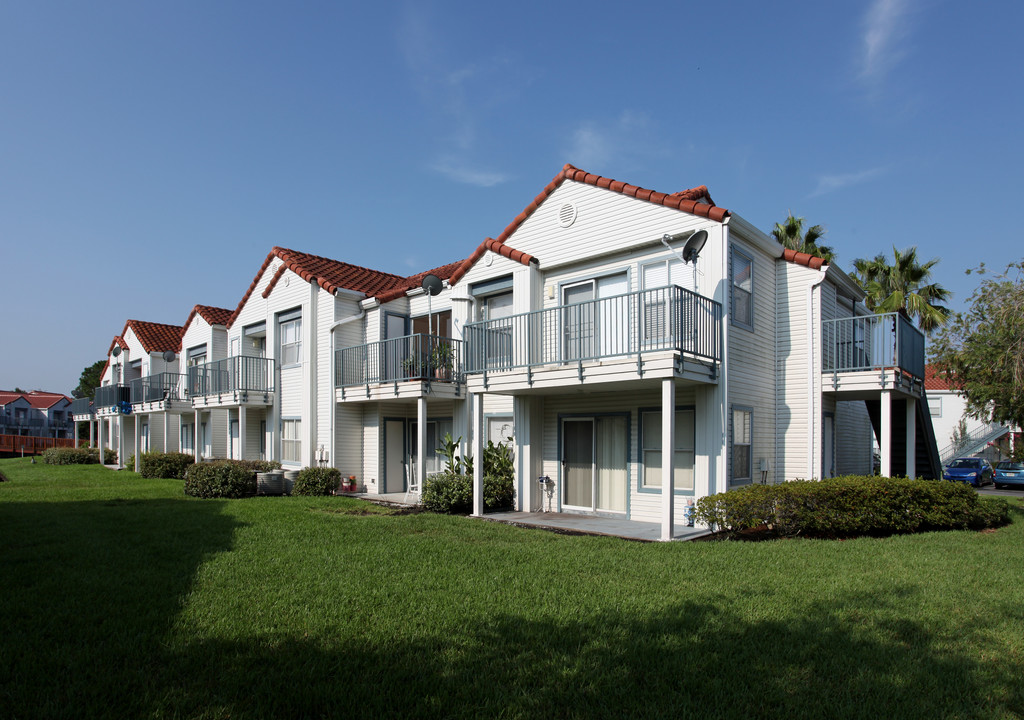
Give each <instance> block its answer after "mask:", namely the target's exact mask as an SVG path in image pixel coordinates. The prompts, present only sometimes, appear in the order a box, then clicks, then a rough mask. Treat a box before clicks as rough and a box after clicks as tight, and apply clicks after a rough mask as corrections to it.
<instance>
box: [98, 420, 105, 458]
mask: <svg viewBox="0 0 1024 720" xmlns="http://www.w3.org/2000/svg"><path fill="white" fill-rule="evenodd" d="M105 423H106V420H103V419H102V418H101V419H97V420H96V447H98V448H99V450H100V465H102V464H103V439H104V438H103V425H104V424H105Z"/></svg>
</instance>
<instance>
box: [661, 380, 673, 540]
mask: <svg viewBox="0 0 1024 720" xmlns="http://www.w3.org/2000/svg"><path fill="white" fill-rule="evenodd" d="M675 439H676V382H675V379H674V378H665V379H664V380H662V381H661V539H662V540H671V539H672V535H673V534H674V533H675V518H674V517H673V515H674V511H675V487H674V486H675V468H674V465H675V462H674V461H675V454H676V453H675Z"/></svg>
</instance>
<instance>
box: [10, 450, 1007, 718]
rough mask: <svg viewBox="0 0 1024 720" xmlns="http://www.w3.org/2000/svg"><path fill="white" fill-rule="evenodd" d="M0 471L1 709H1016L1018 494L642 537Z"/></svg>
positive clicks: (155, 712)
mask: <svg viewBox="0 0 1024 720" xmlns="http://www.w3.org/2000/svg"><path fill="white" fill-rule="evenodd" d="M0 472H3V473H4V474H5V475H7V477H8V478H9V479H10V481H9V482H4V483H0V718H12V719H13V718H34V717H67V718H88V717H112V718H143V717H204V718H205V717H208V718H227V717H231V718H241V717H264V718H272V717H323V716H333V715H338V716H364V715H365V716H396V715H403V716H417V715H418V716H456V717H687V716H689V717H699V718H709V719H712V720H714V719H716V718H723V717H725V718H729V717H737V718H753V717H766V716H774V717H786V718H802V717H820V718H833V717H863V718H871V719H872V720H878V719H879V718H890V717H901V718H902V717H922V718H989V717H991V718H996V717H1024V510H1022V508H1021V506H1020V504H1019V503H1018V504H1015V505H1014V506H1013V507H1014V516H1015V519H1016V522H1015V524H1013V525H1011V526H1009V527H1006V528H1003V529H1000V530H998V531H995V532H987V533H972V532H949V533H932V534H924V535H917V536H908V537H894V538H888V539H862V540H851V541H846V542H829V541H813V540H795V541H778V542H763V543H737V542H696V543H673V544H654V543H652V544H644V543H636V542H627V541H622V540H616V539H611V538H592V537H572V536H562V535H554V534H550V533H547V532H544V531H540V530H524V529H519V528H513V527H507V526H504V525H499V524H496V523H489V522H484V521H480V520H472V519H469V518H460V517H445V516H438V515H432V514H426V513H424V514H416V515H393V514H388V513H386V512H382V511H380V510H379V509H377V508H375V507H374V506H369V505H366V504H364V503H362V502H360V501H357V500H351V499H344V498H316V499H313V498H298V497H296V498H255V499H249V500H229V501H216V500H194V499H191V498H186V497H184V495H183V494H182V491H181V482H179V481H170V480H158V481H157V480H143V479H140V478H139V477H138V476H137V475H135V474H134V473H129V472H127V471H123V472H119V473H118V472H113V471H110V470H106V469H104V468H100V467H96V466H79V467H51V466H46V465H39V464H36V465H30V464H29V463H28V460H8V461H0ZM367 509H370V510H371V511H372V512H369V513H367V512H366V510H367Z"/></svg>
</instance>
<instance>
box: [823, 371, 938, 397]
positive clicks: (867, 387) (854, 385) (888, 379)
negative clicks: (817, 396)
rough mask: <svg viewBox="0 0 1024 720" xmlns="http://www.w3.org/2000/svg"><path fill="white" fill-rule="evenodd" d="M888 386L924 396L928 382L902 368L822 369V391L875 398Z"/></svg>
mask: <svg viewBox="0 0 1024 720" xmlns="http://www.w3.org/2000/svg"><path fill="white" fill-rule="evenodd" d="M884 390H890V391H892V392H895V393H897V394H899V395H905V396H908V397H914V398H920V397H921V394H922V392H923V391H924V383H923V382H922V381H921V380H919V379H917V378H914V377H912V376H910V375H908V374H906V373H904V372H903V371H902V370H900V369H898V368H885V369H882V368H878V369H874V370H847V371H844V372H833V371H822V373H821V391H822V392H823V393H828V394H832V395H836V396H838V397H837V399H842V400H872V399H876V398H878V396H879V394H880V393H881V392H882V391H884Z"/></svg>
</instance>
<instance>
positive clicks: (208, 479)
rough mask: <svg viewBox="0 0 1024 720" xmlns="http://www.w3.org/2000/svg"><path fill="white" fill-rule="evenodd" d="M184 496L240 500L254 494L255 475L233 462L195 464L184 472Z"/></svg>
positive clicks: (220, 461)
mask: <svg viewBox="0 0 1024 720" xmlns="http://www.w3.org/2000/svg"><path fill="white" fill-rule="evenodd" d="M185 494H186V495H191V496H192V497H197V498H242V497H251V496H253V495H255V494H256V473H255V472H253V471H252V470H249V469H247V468H244V467H241V466H240V465H238V464H237V463H235V462H231V461H227V460H218V461H215V462H210V463H196V464H194V465H190V466H189V468H188V470H186V471H185Z"/></svg>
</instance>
